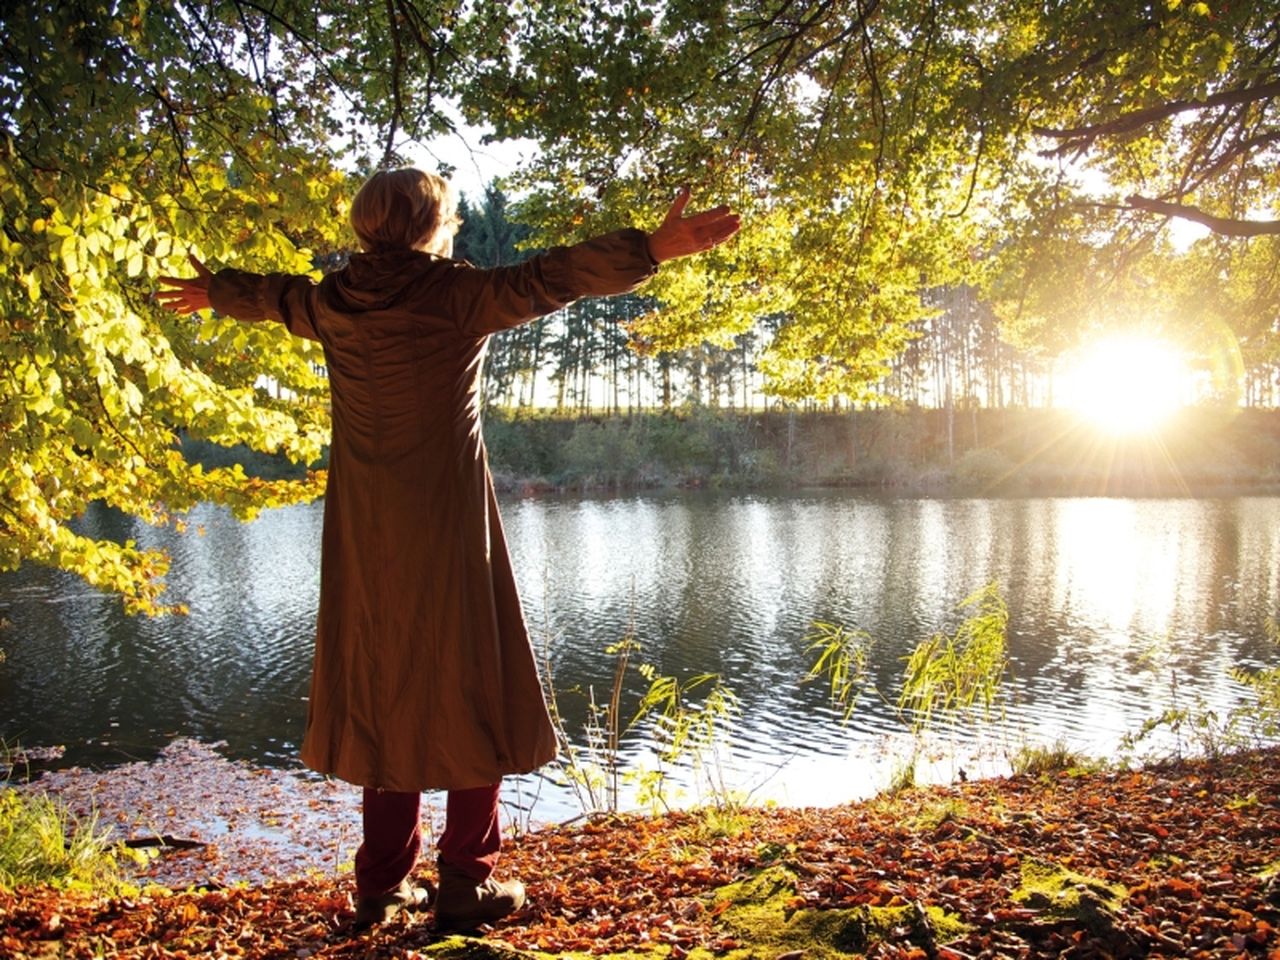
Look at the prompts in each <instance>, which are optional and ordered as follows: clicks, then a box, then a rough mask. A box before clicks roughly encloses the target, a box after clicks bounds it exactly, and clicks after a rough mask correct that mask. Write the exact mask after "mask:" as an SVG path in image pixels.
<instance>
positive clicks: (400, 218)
mask: <svg viewBox="0 0 1280 960" xmlns="http://www.w3.org/2000/svg"><path fill="white" fill-rule="evenodd" d="M461 222H462V221H461V220H460V219H459V218H458V201H457V198H456V197H455V196H454V193H453V190H452V188H451V187H450V186H449V181H447V180H445V179H444V178H443V177H439V176H437V175H436V174H434V173H426V172H424V171H422V170H417V169H414V168H412V167H406V168H405V169H403V170H380V171H378V172H377V173H375V174H374V175H373V176H372V177H370V178H369V179H368V180H366V181H365V183H364V185H363V186H362V187H361V188H360V189H359V190H358V191H356V195H355V198H354V199H353V200H352V201H351V226H352V228H353V229H354V230H355V232H356V237H357V238H358V239H359V241H360V247H361V248H362V249H363V250H364V251H365V252H366V253H383V252H386V251H390V250H410V249H414V248H418V249H424V248H426V247H428V246H431V245H433V244H434V243H435V242H436V240H437V239H438V238H440V236H441V235H442V234H443V235H446V236H449V237H452V236H453V234H454V233H456V232H457V229H458V225H459V224H460V223H461Z"/></svg>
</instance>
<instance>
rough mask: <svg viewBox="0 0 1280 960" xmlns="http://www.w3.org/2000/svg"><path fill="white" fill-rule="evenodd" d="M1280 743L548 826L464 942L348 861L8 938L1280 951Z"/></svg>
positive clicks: (301, 951)
mask: <svg viewBox="0 0 1280 960" xmlns="http://www.w3.org/2000/svg"><path fill="white" fill-rule="evenodd" d="M1277 758H1278V754H1277V752H1276V751H1275V750H1271V751H1264V752H1257V753H1245V754H1239V755H1235V756H1232V757H1228V758H1224V759H1221V760H1218V761H1199V760H1197V761H1184V762H1180V763H1177V764H1171V765H1165V766H1157V767H1152V768H1148V769H1143V770H1136V771H1135V770H1122V771H1111V772H1104V773H1093V774H1078V773H1067V772H1064V773H1059V774H1056V775H1053V776H1042V777H1038V778H1037V777H1030V776H1020V777H1013V778H1010V779H1004V780H990V781H980V782H971V783H961V784H957V785H955V786H951V787H933V788H927V789H917V790H910V791H906V792H903V793H900V794H897V795H894V796H886V797H882V798H878V799H875V800H872V801H869V802H866V803H860V804H853V805H845V806H838V807H832V808H826V809H807V810H794V809H781V808H763V809H744V810H721V811H716V810H703V811H697V812H684V813H675V814H671V815H669V816H666V817H661V818H645V817H638V816H619V817H611V818H607V819H601V820H595V821H590V822H584V823H579V824H571V825H566V826H560V827H553V828H546V829H540V830H536V831H533V832H530V833H527V834H525V835H523V836H520V837H519V838H517V839H515V840H514V841H512V842H510V843H509V845H508V850H507V853H506V856H505V859H504V863H503V870H504V872H509V873H512V874H516V875H519V876H521V877H523V878H524V879H525V880H526V882H527V884H528V886H529V890H530V893H531V900H530V904H529V905H528V906H527V907H526V908H525V909H524V910H523V911H522V912H521V913H520V914H518V915H516V916H515V917H514V918H513V919H512V920H510V921H509V922H505V923H503V924H502V925H501V926H499V927H497V928H494V929H490V930H486V931H482V932H481V934H480V935H479V936H478V937H477V938H473V939H470V940H463V939H460V938H457V937H454V938H450V939H441V938H439V937H437V935H436V934H435V933H434V931H433V929H432V926H431V923H430V919H429V918H424V919H421V920H418V921H417V922H408V921H405V922H401V921H393V922H392V923H391V924H389V925H387V926H386V927H385V928H383V929H381V930H378V931H375V932H374V933H372V934H370V935H368V936H354V935H353V934H352V932H351V929H350V923H351V919H352V915H353V911H352V900H351V882H350V879H349V875H346V876H340V877H338V878H337V879H335V878H334V877H332V876H328V877H316V876H313V877H310V878H303V879H287V880H286V879H281V880H279V881H275V882H271V883H268V884H265V885H261V886H234V885H233V886H228V887H215V888H213V889H208V888H205V889H190V890H187V891H183V892H169V891H167V890H165V889H163V888H158V887H153V888H150V889H148V890H145V891H143V892H141V893H138V894H135V895H132V896H127V897H94V896H89V895H84V894H67V893H59V892H56V891H53V890H49V889H22V890H18V891H11V892H7V893H3V894H0V953H3V954H4V955H5V956H13V957H23V958H26V957H44V956H68V957H90V956H101V955H110V956H120V957H139V958H140V957H153V956H173V957H196V956H200V957H204V956H220V957H221V956H227V957H393V956H394V957H407V956H428V955H440V956H463V955H469V956H513V955H516V952H517V951H540V952H544V953H550V954H567V953H590V954H597V955H610V954H619V953H623V952H629V953H630V952H639V953H642V954H653V955H656V956H664V955H665V956H671V957H676V958H683V957H686V956H689V955H691V954H693V955H698V956H724V957H731V958H736V957H756V956H758V957H781V956H791V957H796V958H798V957H800V956H802V955H803V956H805V957H824V956H826V957H833V956H866V957H876V958H922V960H923V958H938V960H964V958H971V957H988V958H997V957H998V958H1004V957H1076V958H1086V957H1096V958H1103V957H1204V958H1210V957H1212V958H1217V957H1223V958H1225V957H1233V958H1234V957H1257V958H1267V960H1277V958H1280V846H1278V845H1277V843H1276V838H1277V837H1280V768H1278V767H1277V764H1276V760H1277ZM422 872H423V874H424V876H426V875H429V874H430V870H429V869H428V868H427V866H426V864H425V863H424V865H423V869H422Z"/></svg>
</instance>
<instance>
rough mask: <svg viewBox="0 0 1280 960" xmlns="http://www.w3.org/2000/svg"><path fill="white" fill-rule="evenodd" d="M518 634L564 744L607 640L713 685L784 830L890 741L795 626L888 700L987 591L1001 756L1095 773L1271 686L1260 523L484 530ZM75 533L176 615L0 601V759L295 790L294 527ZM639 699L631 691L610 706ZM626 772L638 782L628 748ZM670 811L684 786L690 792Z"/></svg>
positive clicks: (552, 521)
mask: <svg viewBox="0 0 1280 960" xmlns="http://www.w3.org/2000/svg"><path fill="white" fill-rule="evenodd" d="M504 510H505V525H506V529H507V535H508V538H509V541H510V544H511V549H512V554H513V559H514V562H515V567H516V571H517V575H518V576H519V578H520V580H521V587H522V590H523V594H524V598H525V605H526V611H527V614H528V617H529V620H530V623H531V625H532V627H533V629H534V633H535V636H536V637H537V638H538V643H539V645H540V646H541V647H543V648H544V651H545V654H546V659H547V662H548V664H549V666H550V668H551V672H552V675H553V676H554V678H555V682H556V686H557V688H558V689H559V690H560V691H561V697H560V705H561V707H562V709H563V711H564V713H565V715H566V717H567V718H568V721H569V723H570V725H571V727H572V728H574V729H578V728H580V727H581V725H582V723H583V722H584V720H585V718H586V715H587V705H586V704H587V699H586V696H585V692H586V691H588V690H590V689H592V688H594V690H595V691H596V693H597V698H598V699H603V698H604V696H605V695H606V692H607V689H608V687H609V685H610V683H611V681H612V676H613V661H612V658H611V657H610V656H609V655H608V654H607V653H606V652H605V651H606V648H607V647H608V646H609V645H611V644H613V643H616V642H617V641H618V640H620V639H621V638H622V637H623V636H625V635H628V634H634V636H635V637H636V638H637V639H638V640H639V642H640V643H641V653H640V654H639V655H638V658H639V659H641V660H643V661H645V662H648V663H652V664H653V665H654V666H655V667H656V668H657V669H658V670H659V671H661V672H663V673H666V674H673V675H676V676H680V677H688V676H691V675H693V674H696V673H704V672H711V673H718V674H721V675H722V676H723V677H724V678H725V680H726V682H727V683H728V684H729V685H730V686H731V687H732V688H733V690H734V691H735V692H736V693H737V695H738V697H739V699H740V702H741V706H742V715H741V717H740V719H739V720H738V722H737V723H735V724H734V725H733V729H732V737H731V740H730V742H729V744H728V746H727V747H726V748H725V749H724V751H723V752H722V753H721V755H720V756H719V757H718V758H717V760H716V762H717V763H718V764H719V765H720V767H721V768H722V772H723V774H724V776H725V779H726V780H727V781H728V782H730V783H731V784H733V785H734V786H736V787H740V788H744V789H746V788H752V787H756V788H758V790H757V794H756V796H757V797H765V796H773V797H778V798H780V799H783V800H785V801H788V802H794V803H820V802H833V801H836V800H840V799H845V798H848V797H851V796H858V795H865V794H866V793H867V792H869V791H870V790H874V789H875V788H876V787H878V786H879V785H881V784H882V783H883V780H884V778H885V776H886V775H887V774H886V770H888V769H889V768H891V766H892V764H893V762H894V760H893V754H894V751H896V750H897V749H899V748H900V747H901V746H902V743H901V740H902V737H903V728H902V725H901V723H900V722H899V720H898V719H897V718H896V717H895V716H894V713H893V711H892V709H891V708H890V707H889V706H888V704H887V703H885V702H884V700H881V699H879V698H876V697H869V698H865V699H864V701H863V702H862V704H861V705H860V707H859V710H858V711H857V712H856V713H855V715H854V717H853V719H852V721H851V722H850V724H849V725H848V726H847V727H842V726H841V725H840V724H839V723H838V716H837V713H836V712H835V711H834V710H833V709H832V708H831V706H830V705H829V704H828V703H827V702H826V698H825V691H824V689H823V688H822V686H821V685H820V684H804V683H802V682H801V680H802V678H803V676H804V674H805V672H806V670H807V668H808V666H809V661H810V659H811V655H810V654H808V653H807V651H806V647H807V643H808V641H807V638H808V637H809V636H810V634H811V630H812V625H813V624H814V623H815V622H816V621H825V622H829V623H837V624H842V625H845V626H847V627H850V628H858V629H863V630H866V631H867V632H868V633H870V634H871V636H872V637H874V638H875V642H876V646H875V653H874V660H873V664H872V671H873V675H874V679H875V682H876V684H877V686H878V687H879V689H880V691H881V692H882V693H883V694H884V697H885V698H887V699H888V700H892V699H893V697H894V696H895V695H896V681H897V678H898V676H899V673H900V670H901V666H902V664H901V658H902V657H903V656H904V655H905V653H906V652H907V651H908V650H909V649H910V647H911V646H912V645H914V644H915V643H917V642H918V641H920V640H921V639H923V638H924V637H926V636H928V635H929V634H931V633H933V632H937V631H948V632H949V631H950V630H952V629H954V627H955V625H956V623H957V622H958V621H959V619H960V618H961V617H962V615H963V614H962V612H961V611H958V610H957V604H958V603H959V602H960V601H961V600H963V599H964V598H965V597H966V596H968V595H969V594H971V593H972V592H973V591H975V590H977V589H979V588H981V587H982V586H983V585H985V584H986V583H988V582H990V581H993V580H995V581H998V582H999V583H1000V584H1001V585H1002V587H1003V592H1004V595H1005V597H1006V599H1007V601H1008V604H1009V609H1010V623H1009V639H1010V654H1011V658H1012V676H1011V680H1010V684H1009V689H1010V692H1011V694H1012V702H1011V704H1010V706H1009V710H1008V716H1007V721H1006V723H1005V725H1004V727H1003V728H1002V729H1003V730H1004V733H1003V736H1005V737H1006V738H1008V739H1009V740H1010V741H1013V740H1016V739H1017V738H1019V737H1023V736H1027V737H1031V738H1032V739H1035V740H1036V741H1042V742H1048V741H1052V740H1054V739H1056V738H1065V739H1066V740H1068V742H1070V743H1071V744H1072V745H1074V746H1077V747H1079V748H1082V749H1085V750H1087V751H1088V752H1091V753H1095V754H1097V753H1106V752H1109V751H1111V750H1113V749H1114V748H1115V746H1116V744H1117V742H1118V741H1119V738H1120V737H1121V736H1122V735H1123V734H1124V733H1125V732H1127V731H1131V730H1133V729H1135V728H1136V727H1137V726H1138V725H1139V724H1140V723H1141V722H1142V720H1143V719H1145V718H1146V717H1148V716H1150V715H1152V714H1153V713H1156V712H1158V711H1159V710H1161V709H1163V707H1164V706H1166V705H1169V704H1172V703H1179V704H1181V705H1183V706H1190V705H1192V704H1193V703H1194V701H1195V700H1196V699H1197V698H1199V699H1202V700H1203V701H1204V702H1205V704H1206V705H1209V706H1213V707H1215V708H1217V709H1219V710H1225V709H1227V708H1229V707H1230V705H1231V704H1232V703H1234V702H1235V701H1236V698H1237V697H1239V696H1240V695H1241V691H1240V689H1239V688H1238V685H1236V684H1234V683H1233V682H1232V681H1231V680H1230V679H1229V678H1228V677H1227V670H1228V668H1229V667H1230V666H1232V665H1235V664H1237V663H1240V662H1254V663H1267V662H1274V660H1275V656H1276V653H1275V650H1274V648H1272V647H1270V646H1269V645H1268V644H1267V643H1266V642H1265V640H1264V636H1265V629H1264V623H1265V620H1266V618H1267V617H1269V616H1272V617H1274V616H1276V615H1277V614H1280V498H1251V499H1222V500H1118V499H1061V500H887V499H873V498H863V497H853V496H848V495H844V494H839V493H831V494H824V495H794V496H741V497H737V496H725V495H714V494H679V495H662V496H651V497H634V498H624V499H600V500H593V499H557V498H550V499H543V500H519V501H511V502H508V503H507V504H505V505H504ZM86 522H87V524H88V525H89V526H90V527H91V530H92V532H94V533H97V534H106V535H111V536H116V537H132V538H134V539H136V540H137V541H138V542H139V543H140V544H141V545H143V546H161V545H162V546H165V547H167V548H168V549H169V550H170V551H171V552H172V554H173V565H172V568H171V573H170V577H169V581H170V585H171V594H172V598H173V599H175V600H179V601H182V602H185V603H187V604H189V606H190V611H191V612H190V615H189V616H187V617H184V618H169V619H164V620H154V621H148V620H135V619H129V618H126V617H124V616H123V615H122V614H121V613H120V611H119V608H118V604H117V603H116V602H114V601H112V600H108V599H105V598H103V597H100V596H98V595H96V594H95V593H93V592H92V591H90V590H88V589H87V588H85V587H84V586H83V584H81V583H80V582H79V581H77V580H76V579H74V578H71V577H68V576H65V575H61V574H58V573H55V572H51V571H45V570H39V569H25V570H23V571H20V572H19V573H18V574H15V575H10V576H7V577H5V578H3V579H0V614H3V615H4V616H5V617H6V618H7V619H8V620H9V621H10V622H11V626H10V627H9V628H8V629H7V630H5V631H4V632H3V633H0V645H3V647H4V649H5V650H6V653H7V659H6V661H5V662H4V663H3V665H0V735H2V736H3V737H4V738H6V739H7V740H10V741H12V740H21V741H22V742H24V743H28V744H48V743H65V744H66V745H67V747H68V758H67V759H68V761H69V762H76V763H109V762H119V761H121V760H125V759H131V758H134V757H142V758H146V757H148V756H152V755H154V754H155V752H156V751H157V750H158V749H159V748H160V747H161V746H163V745H164V744H165V743H167V742H168V741H169V740H170V739H171V738H172V737H174V736H179V735H181V736H194V737H197V738H201V739H205V740H225V741H227V744H228V746H227V748H226V749H227V752H228V753H229V754H230V755H232V756H235V757H245V758H249V759H252V760H255V761H257V762H263V763H267V764H271V765H281V766H291V765H294V764H295V763H296V760H295V755H296V749H297V744H298V742H299V740H300V738H301V734H302V724H303V720H304V717H305V706H306V705H305V702H304V698H305V696H306V688H307V677H308V672H309V668H310V654H311V637H312V630H313V625H314V616H315V606H316V590H317V584H318V572H319V541H320V536H319V535H320V522H321V508H320V506H319V505H312V506H301V507H290V508H284V509H280V510H273V511H268V512H267V513H265V514H263V516H262V517H261V518H260V519H258V520H257V521H255V522H254V523H251V524H238V523H236V522H235V521H233V520H231V519H229V518H228V517H227V515H226V514H225V513H223V512H222V511H220V510H216V509H213V508H208V507H205V508H201V509H198V510H196V511H194V513H193V515H192V517H191V527H192V529H193V530H194V529H195V528H197V527H201V526H202V527H204V528H205V529H206V530H207V533H206V534H205V535H203V536H200V535H196V534H194V533H192V534H189V535H187V536H184V537H176V536H174V535H173V534H172V533H170V532H166V531H156V530H152V529H150V528H147V527H143V526H141V525H138V524H135V523H133V522H132V521H129V520H128V519H127V518H122V517H120V516H119V515H116V514H113V513H110V512H108V511H96V512H95V513H93V514H92V515H91V516H90V517H88V518H87V520H86ZM638 692H639V680H638V678H636V680H635V681H634V682H633V683H632V685H631V686H630V688H629V690H628V698H629V701H628V702H630V703H634V698H635V697H636V696H637V695H638ZM625 753H626V755H627V757H628V759H629V760H630V761H631V762H644V763H649V764H653V763H656V762H657V761H656V758H655V757H653V755H652V753H651V751H650V750H649V749H648V746H647V744H646V742H645V738H644V736H643V733H642V731H641V733H639V734H636V735H633V736H632V737H630V738H629V739H628V740H627V741H626V743H625ZM518 786H519V788H520V791H521V793H522V795H523V799H522V800H517V801H516V802H517V803H523V804H526V805H527V804H528V803H529V802H530V799H529V798H530V797H531V796H532V795H535V794H536V795H537V796H538V798H539V799H538V808H537V810H536V814H537V815H538V817H539V818H541V819H557V818H559V817H561V816H568V815H571V814H572V813H574V812H576V807H575V806H574V801H573V799H572V796H571V795H570V793H569V792H568V791H567V790H565V789H564V788H563V787H562V786H559V785H557V784H555V783H553V782H551V780H549V779H547V778H541V779H540V778H527V779H526V780H525V781H524V782H523V783H521V784H519V785H518ZM687 786H688V788H689V790H690V791H693V790H694V788H695V786H696V784H695V783H694V782H692V781H690V782H689V783H688V784H687Z"/></svg>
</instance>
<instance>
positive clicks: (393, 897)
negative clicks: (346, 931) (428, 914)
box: [355, 879, 433, 931]
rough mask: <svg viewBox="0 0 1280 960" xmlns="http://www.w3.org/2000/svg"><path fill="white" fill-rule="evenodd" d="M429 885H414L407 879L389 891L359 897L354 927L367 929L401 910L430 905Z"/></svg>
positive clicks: (422, 908) (417, 908)
mask: <svg viewBox="0 0 1280 960" xmlns="http://www.w3.org/2000/svg"><path fill="white" fill-rule="evenodd" d="M432 893H433V891H432V889H431V887H430V885H428V886H425V887H415V886H414V885H413V884H411V883H410V882H409V881H408V880H407V879H406V880H401V881H400V886H398V887H396V888H395V889H394V890H392V891H391V892H390V893H384V894H382V895H381V896H377V897H360V898H359V899H358V900H357V901H356V919H355V928H356V930H357V931H361V930H368V929H369V928H370V927H372V926H373V925H374V924H376V923H386V922H387V921H388V920H390V919H391V918H392V917H394V916H396V915H397V914H398V913H400V912H401V911H402V910H425V909H426V908H427V907H428V906H430V905H431V895H432Z"/></svg>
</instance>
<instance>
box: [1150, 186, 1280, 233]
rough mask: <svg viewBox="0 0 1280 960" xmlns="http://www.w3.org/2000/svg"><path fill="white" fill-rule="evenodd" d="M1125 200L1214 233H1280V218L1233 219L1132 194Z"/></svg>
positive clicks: (1185, 205)
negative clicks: (1196, 224)
mask: <svg viewBox="0 0 1280 960" xmlns="http://www.w3.org/2000/svg"><path fill="white" fill-rule="evenodd" d="M1125 202H1126V203H1128V204H1129V206H1130V207H1131V208H1133V209H1135V210H1145V211H1147V212H1148V213H1159V214H1162V215H1163V216H1166V217H1180V218H1181V219H1183V220H1190V221H1192V222H1193V223H1199V224H1201V225H1203V226H1206V227H1208V228H1209V229H1210V230H1212V231H1213V232H1214V233H1218V234H1221V235H1223V236H1225V237H1262V236H1277V235H1280V220H1231V219H1229V218H1227V217H1215V216H1214V215H1213V214H1211V213H1205V212H1204V211H1203V210H1201V209H1200V208H1199V207H1193V206H1189V205H1188V204H1185V203H1170V202H1168V201H1167V200H1154V199H1151V198H1150V197H1140V196H1138V195H1137V194H1132V195H1130V196H1128V197H1126V198H1125Z"/></svg>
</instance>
